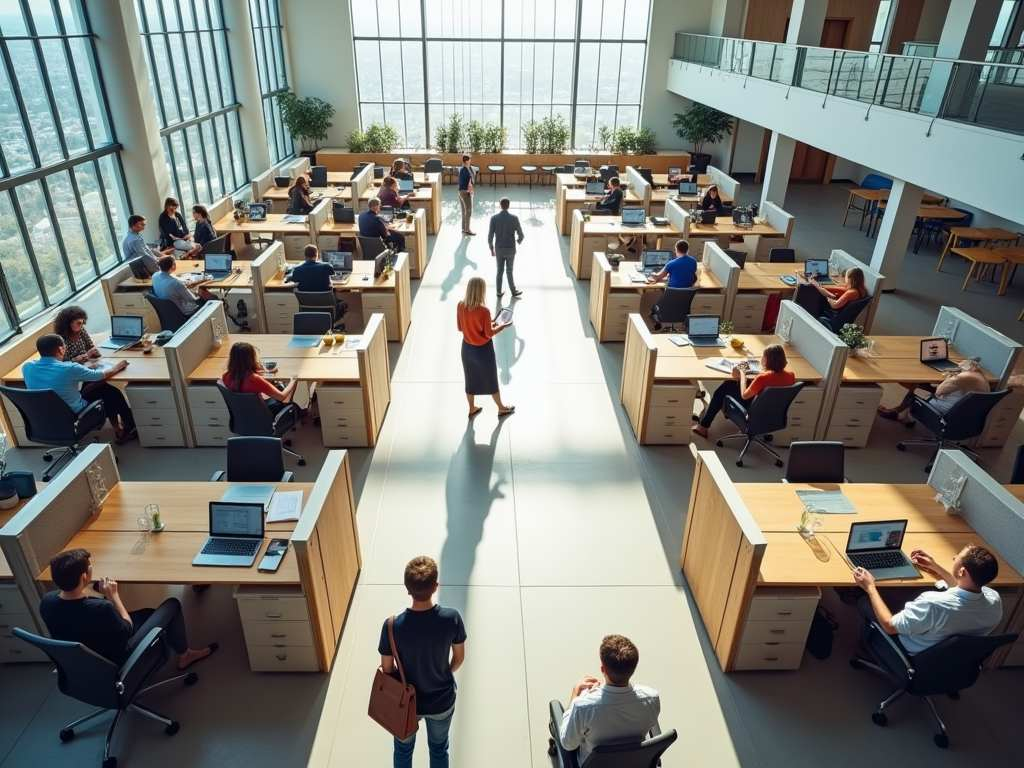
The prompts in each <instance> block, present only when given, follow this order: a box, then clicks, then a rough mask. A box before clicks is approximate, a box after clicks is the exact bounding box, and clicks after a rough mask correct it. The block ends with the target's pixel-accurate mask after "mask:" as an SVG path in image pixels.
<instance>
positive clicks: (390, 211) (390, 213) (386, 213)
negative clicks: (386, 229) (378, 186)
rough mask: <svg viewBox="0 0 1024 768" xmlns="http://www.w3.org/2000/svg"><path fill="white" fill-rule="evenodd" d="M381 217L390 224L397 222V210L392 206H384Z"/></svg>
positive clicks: (381, 209)
mask: <svg viewBox="0 0 1024 768" xmlns="http://www.w3.org/2000/svg"><path fill="white" fill-rule="evenodd" d="M380 217H381V218H382V219H384V221H386V222H387V223H388V224H390V223H391V222H392V221H394V220H395V208H394V206H392V205H382V206H381V207H380Z"/></svg>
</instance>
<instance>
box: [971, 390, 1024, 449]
mask: <svg viewBox="0 0 1024 768" xmlns="http://www.w3.org/2000/svg"><path fill="white" fill-rule="evenodd" d="M1022 408H1024V387H1018V388H1016V389H1013V390H1010V394H1008V395H1007V396H1006V397H1004V398H1003V399H1002V400H1000V401H999V403H998V404H997V405H996V407H995V408H993V409H992V411H991V413H989V415H988V420H987V421H986V422H985V431H984V432H982V433H981V435H980V436H979V437H978V438H977V440H975V441H974V442H975V445H976V447H978V448H999V447H1001V446H1004V445H1006V443H1007V442H1008V441H1009V439H1010V433H1011V432H1012V431H1013V428H1014V427H1015V426H1016V425H1017V421H1018V419H1020V413H1021V409H1022Z"/></svg>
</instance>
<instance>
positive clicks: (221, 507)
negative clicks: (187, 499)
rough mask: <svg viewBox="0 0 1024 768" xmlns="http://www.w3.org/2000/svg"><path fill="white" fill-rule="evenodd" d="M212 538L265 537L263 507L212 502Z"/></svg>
mask: <svg viewBox="0 0 1024 768" xmlns="http://www.w3.org/2000/svg"><path fill="white" fill-rule="evenodd" d="M210 535H211V536H260V537H262V536H263V505H262V504H235V503H232V502H230V501H211V502H210Z"/></svg>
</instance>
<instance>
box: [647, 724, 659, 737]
mask: <svg viewBox="0 0 1024 768" xmlns="http://www.w3.org/2000/svg"><path fill="white" fill-rule="evenodd" d="M647 736H648V738H651V739H654V738H657V737H658V736H661V723H659V722H657V721H655V723H654V725H652V726H651V730H649V731H648V732H647Z"/></svg>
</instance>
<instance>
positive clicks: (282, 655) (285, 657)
mask: <svg viewBox="0 0 1024 768" xmlns="http://www.w3.org/2000/svg"><path fill="white" fill-rule="evenodd" d="M274 658H275V659H277V660H278V661H287V660H288V654H287V653H275V654H274Z"/></svg>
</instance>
